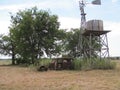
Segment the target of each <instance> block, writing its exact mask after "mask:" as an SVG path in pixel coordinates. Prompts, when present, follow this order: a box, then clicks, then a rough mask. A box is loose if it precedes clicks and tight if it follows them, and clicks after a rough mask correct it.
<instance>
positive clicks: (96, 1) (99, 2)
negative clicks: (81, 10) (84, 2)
mask: <svg viewBox="0 0 120 90" xmlns="http://www.w3.org/2000/svg"><path fill="white" fill-rule="evenodd" d="M92 4H94V5H101V0H93V1H92Z"/></svg>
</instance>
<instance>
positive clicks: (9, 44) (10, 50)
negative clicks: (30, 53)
mask: <svg viewBox="0 0 120 90" xmlns="http://www.w3.org/2000/svg"><path fill="white" fill-rule="evenodd" d="M0 54H3V55H9V56H12V64H13V65H14V64H15V44H14V42H13V41H12V39H11V38H10V36H9V35H0Z"/></svg>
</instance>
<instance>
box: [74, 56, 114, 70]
mask: <svg viewBox="0 0 120 90" xmlns="http://www.w3.org/2000/svg"><path fill="white" fill-rule="evenodd" d="M115 66H116V63H115V62H111V61H110V60H107V59H95V58H93V59H75V60H74V61H73V67H74V70H90V69H114V68H115Z"/></svg>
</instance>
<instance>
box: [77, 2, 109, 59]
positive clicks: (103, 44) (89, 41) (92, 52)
mask: <svg viewBox="0 0 120 90" xmlns="http://www.w3.org/2000/svg"><path fill="white" fill-rule="evenodd" d="M85 3H86V2H85V0H81V1H79V7H80V11H81V26H80V27H81V28H80V37H79V41H78V52H79V53H80V56H81V57H83V58H86V59H87V58H100V59H101V58H106V57H109V46H108V39H107V33H108V32H110V31H97V30H86V29H85V27H86V17H85V16H86V13H85V12H84V7H85ZM94 41H97V42H94ZM96 55H97V56H96Z"/></svg>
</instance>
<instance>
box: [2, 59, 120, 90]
mask: <svg viewBox="0 0 120 90" xmlns="http://www.w3.org/2000/svg"><path fill="white" fill-rule="evenodd" d="M115 62H117V68H116V69H115V70H91V71H48V72H37V71H34V70H31V69H30V68H23V67H18V66H0V90H120V61H115Z"/></svg>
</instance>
